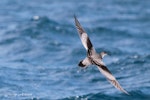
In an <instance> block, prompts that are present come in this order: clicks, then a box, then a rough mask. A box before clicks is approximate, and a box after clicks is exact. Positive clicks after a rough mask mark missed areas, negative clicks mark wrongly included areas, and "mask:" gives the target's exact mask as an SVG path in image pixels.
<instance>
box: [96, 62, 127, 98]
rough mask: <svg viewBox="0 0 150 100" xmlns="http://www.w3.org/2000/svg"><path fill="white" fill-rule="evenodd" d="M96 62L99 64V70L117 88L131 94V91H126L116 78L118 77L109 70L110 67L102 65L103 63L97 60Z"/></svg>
mask: <svg viewBox="0 0 150 100" xmlns="http://www.w3.org/2000/svg"><path fill="white" fill-rule="evenodd" d="M94 64H96V65H97V67H98V69H99V71H100V72H101V73H102V74H103V75H104V76H105V77H106V78H107V80H108V81H109V82H110V83H111V84H112V85H113V86H114V87H115V88H117V89H118V90H120V91H122V92H124V93H126V94H128V95H129V93H128V92H127V91H125V90H124V89H123V88H122V87H121V85H120V84H119V82H118V81H117V80H116V78H115V77H114V76H113V75H112V73H111V72H110V71H109V69H108V68H107V67H106V66H105V65H102V64H99V63H97V62H94Z"/></svg>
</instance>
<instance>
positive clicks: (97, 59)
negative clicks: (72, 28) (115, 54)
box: [74, 16, 129, 95]
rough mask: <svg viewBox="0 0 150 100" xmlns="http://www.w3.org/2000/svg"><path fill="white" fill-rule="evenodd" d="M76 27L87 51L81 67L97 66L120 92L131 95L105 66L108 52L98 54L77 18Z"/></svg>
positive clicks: (80, 63)
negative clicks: (104, 60) (104, 58)
mask: <svg viewBox="0 0 150 100" xmlns="http://www.w3.org/2000/svg"><path fill="white" fill-rule="evenodd" d="M74 19H75V25H76V28H77V30H78V34H79V36H80V39H81V42H82V44H83V46H84V47H85V49H86V52H87V57H86V58H85V59H83V60H81V61H80V62H79V64H78V65H79V66H80V67H84V68H85V67H87V66H89V65H96V66H97V67H98V69H99V71H100V72H101V73H102V74H103V75H104V76H105V77H106V78H107V80H108V81H109V82H110V83H111V84H112V85H113V86H114V87H115V88H117V89H118V90H120V91H122V92H124V93H126V94H128V95H129V93H128V92H127V91H125V90H124V89H123V88H122V87H121V86H120V84H119V82H118V81H117V80H116V78H115V77H114V76H113V75H112V73H111V72H110V71H109V69H108V68H107V67H106V66H105V64H104V62H103V61H102V59H103V57H104V56H105V55H107V53H106V52H101V53H97V52H96V50H95V49H94V47H93V45H92V43H91V41H90V39H89V37H88V35H87V33H86V32H85V30H84V29H83V28H82V26H81V24H80V23H79V21H78V19H77V18H76V16H74Z"/></svg>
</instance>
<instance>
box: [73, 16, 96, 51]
mask: <svg viewBox="0 0 150 100" xmlns="http://www.w3.org/2000/svg"><path fill="white" fill-rule="evenodd" d="M74 19H75V25H76V28H77V30H78V33H79V36H80V39H81V42H82V44H83V46H84V47H85V49H86V50H87V51H88V53H89V52H90V53H91V51H92V52H95V49H94V48H93V45H92V43H91V41H90V39H89V37H88V35H87V33H86V32H85V31H84V29H83V28H82V26H81V24H80V22H79V21H78V19H77V18H76V16H74Z"/></svg>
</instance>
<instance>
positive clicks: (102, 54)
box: [100, 51, 108, 58]
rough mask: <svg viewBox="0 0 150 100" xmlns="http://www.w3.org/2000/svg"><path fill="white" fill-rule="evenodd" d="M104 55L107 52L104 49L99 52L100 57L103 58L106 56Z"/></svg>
mask: <svg viewBox="0 0 150 100" xmlns="http://www.w3.org/2000/svg"><path fill="white" fill-rule="evenodd" d="M106 55H108V53H107V52H105V51H103V52H101V53H100V56H101V57H102V58H104V56H106Z"/></svg>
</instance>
